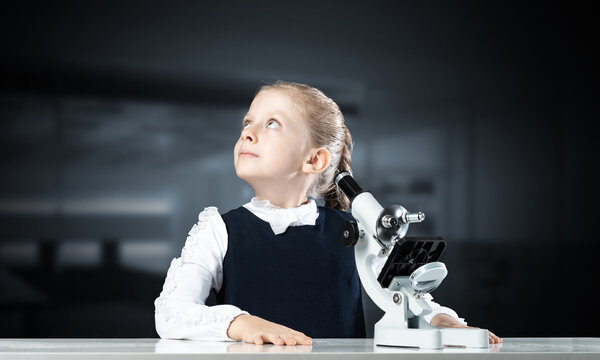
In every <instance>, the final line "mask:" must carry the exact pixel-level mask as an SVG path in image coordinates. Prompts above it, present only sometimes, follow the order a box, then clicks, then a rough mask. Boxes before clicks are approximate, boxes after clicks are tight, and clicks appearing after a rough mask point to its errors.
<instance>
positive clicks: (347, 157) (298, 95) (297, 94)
mask: <svg viewBox="0 0 600 360" xmlns="http://www.w3.org/2000/svg"><path fill="white" fill-rule="evenodd" d="M270 89H283V90H288V91H290V92H291V93H292V95H293V98H294V99H295V100H297V104H298V107H297V110H298V111H299V112H300V114H301V115H302V117H303V118H304V119H305V121H306V123H307V125H308V128H309V131H310V142H311V146H313V147H324V148H326V149H327V150H329V152H330V153H331V164H330V165H329V167H328V168H327V169H325V170H324V171H323V172H321V174H320V176H319V179H318V181H317V182H316V183H315V184H313V186H312V187H311V189H310V191H309V196H311V197H314V198H323V200H324V201H325V206H328V207H332V208H334V209H339V210H346V209H347V208H348V206H349V205H350V202H349V200H348V198H347V197H346V196H345V195H344V194H343V193H342V192H341V191H340V190H339V188H338V187H337V186H336V185H335V183H334V177H335V175H336V174H337V173H339V172H342V171H347V172H349V173H350V174H352V169H351V167H350V162H351V154H352V135H350V131H349V130H348V128H347V127H346V125H345V124H344V115H342V112H341V110H340V108H339V106H338V105H337V104H336V103H335V102H334V101H333V100H331V99H330V98H329V97H327V96H326V95H325V94H323V92H322V91H321V90H319V89H317V88H314V87H312V86H308V85H304V84H299V83H295V82H286V81H280V80H278V81H276V82H274V83H271V84H267V85H263V86H261V87H260V88H258V90H257V91H256V95H258V94H259V93H260V92H262V91H265V90H270Z"/></svg>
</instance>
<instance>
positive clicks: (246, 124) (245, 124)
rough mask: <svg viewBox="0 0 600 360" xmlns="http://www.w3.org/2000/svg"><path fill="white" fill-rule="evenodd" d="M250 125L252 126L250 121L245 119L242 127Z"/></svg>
mask: <svg viewBox="0 0 600 360" xmlns="http://www.w3.org/2000/svg"><path fill="white" fill-rule="evenodd" d="M248 126H250V121H244V122H243V123H242V129H247V128H248Z"/></svg>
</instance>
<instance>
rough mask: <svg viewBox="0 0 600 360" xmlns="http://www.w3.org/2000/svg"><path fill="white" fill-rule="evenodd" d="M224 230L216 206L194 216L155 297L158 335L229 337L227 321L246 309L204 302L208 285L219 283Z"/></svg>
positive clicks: (216, 339)
mask: <svg viewBox="0 0 600 360" xmlns="http://www.w3.org/2000/svg"><path fill="white" fill-rule="evenodd" d="M226 252H227V230H226V227H225V223H224V222H223V218H222V217H221V215H220V214H219V212H218V210H217V208H215V207H208V208H205V209H204V211H202V212H201V213H200V215H199V216H198V222H197V223H196V224H194V226H193V227H192V229H191V230H190V232H189V234H188V237H187V239H186V242H185V246H184V247H183V250H182V251H181V257H179V258H176V259H173V261H171V265H170V267H169V270H168V271H167V278H166V280H165V283H164V286H163V290H162V292H161V293H160V296H159V297H158V298H157V299H156V300H155V302H154V306H155V325H156V332H157V333H158V335H159V336H160V337H161V338H167V339H193V340H207V341H232V339H231V338H229V337H228V336H227V329H228V328H229V324H230V323H231V321H233V319H234V318H235V317H236V316H239V315H241V314H247V312H245V311H242V310H241V309H239V308H237V307H235V306H233V305H215V306H206V305H205V302H206V298H207V297H208V295H209V293H210V289H211V288H215V289H216V290H217V291H218V290H219V289H220V288H221V285H222V283H223V260H224V258H225V253H226Z"/></svg>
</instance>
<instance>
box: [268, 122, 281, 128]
mask: <svg viewBox="0 0 600 360" xmlns="http://www.w3.org/2000/svg"><path fill="white" fill-rule="evenodd" d="M267 127H268V128H278V127H279V123H278V122H277V121H275V120H269V122H268V123H267Z"/></svg>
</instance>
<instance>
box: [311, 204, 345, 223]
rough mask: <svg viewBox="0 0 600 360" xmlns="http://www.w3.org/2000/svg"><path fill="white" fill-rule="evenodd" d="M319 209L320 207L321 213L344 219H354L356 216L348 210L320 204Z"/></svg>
mask: <svg viewBox="0 0 600 360" xmlns="http://www.w3.org/2000/svg"><path fill="white" fill-rule="evenodd" d="M318 209H319V213H321V212H323V213H325V214H326V215H327V216H330V217H338V218H342V219H343V220H354V217H353V216H352V214H351V213H349V212H348V211H344V210H339V209H334V208H332V207H328V206H320V205H319V206H318Z"/></svg>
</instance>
